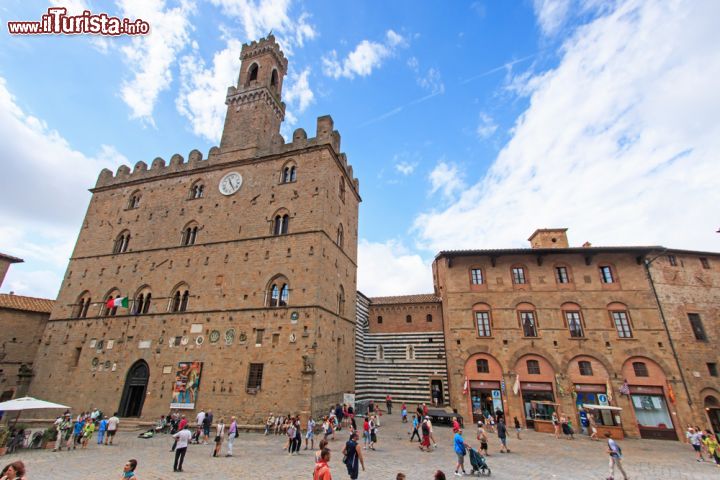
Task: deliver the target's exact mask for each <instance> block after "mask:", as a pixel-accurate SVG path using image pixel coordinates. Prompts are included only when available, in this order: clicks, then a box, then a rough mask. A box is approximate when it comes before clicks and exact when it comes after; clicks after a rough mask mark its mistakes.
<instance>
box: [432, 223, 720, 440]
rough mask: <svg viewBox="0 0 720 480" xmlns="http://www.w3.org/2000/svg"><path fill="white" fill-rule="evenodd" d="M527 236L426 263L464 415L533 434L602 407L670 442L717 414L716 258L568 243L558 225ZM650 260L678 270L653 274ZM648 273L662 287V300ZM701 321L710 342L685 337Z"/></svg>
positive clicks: (612, 424)
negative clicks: (521, 244) (559, 418)
mask: <svg viewBox="0 0 720 480" xmlns="http://www.w3.org/2000/svg"><path fill="white" fill-rule="evenodd" d="M529 240H530V242H531V246H532V248H529V249H523V248H514V249H496V250H465V251H443V252H440V253H439V254H438V255H437V257H436V259H435V261H434V262H433V277H434V284H435V289H436V294H437V295H438V296H439V297H440V298H441V299H442V311H443V323H444V332H445V342H446V346H447V362H448V376H449V384H450V401H451V403H452V404H453V406H455V407H456V408H458V410H459V411H460V413H462V414H463V415H464V416H465V417H466V418H473V419H474V420H477V418H478V417H479V416H480V415H481V414H483V413H489V412H494V411H496V410H500V411H503V412H504V413H505V415H506V416H508V417H509V418H512V417H514V416H517V417H518V418H519V419H520V420H521V421H522V422H523V423H525V424H527V425H528V426H531V427H532V426H534V424H535V423H538V424H539V425H545V424H546V422H547V420H548V419H549V418H550V415H551V414H552V412H553V411H557V412H560V413H561V414H564V415H567V416H568V417H569V418H571V419H573V421H574V423H575V425H577V424H578V418H579V417H578V415H579V412H580V409H581V408H582V407H583V405H596V406H597V409H595V410H593V412H595V413H596V414H597V418H598V420H599V422H600V423H601V424H604V425H605V426H606V427H608V428H609V429H615V430H616V431H617V430H619V429H622V430H623V431H624V433H625V434H626V435H628V436H642V437H646V438H667V439H676V438H682V432H683V430H684V427H685V425H686V424H687V423H689V422H693V423H702V424H707V423H708V422H707V421H706V420H705V419H704V418H702V417H703V408H704V406H705V405H707V406H708V410H707V412H708V414H709V415H710V416H713V415H714V418H715V419H717V409H716V407H717V406H718V403H717V400H718V398H720V397H718V381H717V378H715V376H714V375H716V374H717V371H716V370H713V369H714V368H715V366H714V365H715V364H714V362H716V361H717V360H716V359H717V345H718V343H717V342H718V340H717V338H716V336H715V335H714V333H715V332H716V331H717V321H718V303H719V302H718V295H717V276H716V275H717V273H714V274H713V273H711V271H712V268H711V266H712V265H711V260H710V257H711V256H712V258H713V259H717V256H718V255H717V254H702V253H698V252H682V255H681V251H673V250H667V249H665V248H663V247H656V246H648V247H592V246H589V245H586V246H584V247H579V248H571V247H569V246H568V242H567V237H566V229H543V230H537V231H536V232H535V233H534V234H533V236H531V237H530V239H529ZM658 252H667V255H669V256H668V258H671V257H672V258H674V259H673V262H674V265H672V267H668V268H674V269H676V271H675V272H671V273H670V274H667V273H664V272H663V271H664V270H667V268H665V267H663V268H662V269H661V268H660V267H658V265H659V264H658V262H657V261H653V260H655V259H657V257H658V256H659V255H660V254H659V253H658ZM692 257H695V258H692ZM698 257H700V258H703V259H704V260H700V258H698ZM678 258H679V259H678ZM678 262H682V263H683V265H687V266H682V267H681V266H680V263H678ZM706 266H707V268H706ZM683 269H685V270H684V271H683ZM700 270H702V271H700ZM649 273H651V274H652V278H656V277H657V279H660V278H662V279H665V281H664V283H663V284H662V285H656V287H657V290H658V295H659V299H660V300H659V301H658V297H656V296H655V290H654V288H653V284H654V283H657V280H656V281H655V282H650V278H651V277H650V275H649ZM713 275H715V276H713ZM668 278H672V279H673V282H674V283H671V282H669V281H668V280H667V279H668ZM713 282H714V283H713ZM698 284H700V285H701V287H700V288H698ZM712 285H716V286H715V287H713V286H712ZM663 311H666V312H667V313H666V314H665V316H664V315H663V314H662V313H661V312H663ZM698 315H699V316H701V317H702V318H703V319H705V322H706V323H707V327H714V329H713V328H710V330H711V331H712V334H707V331H708V330H703V331H702V332H701V331H700V329H699V327H695V331H694V332H695V333H693V329H691V325H692V326H694V325H696V324H697V321H696V320H695V318H696V317H694V316H698ZM666 321H667V324H666ZM707 327H706V328H707ZM686 385H687V388H686ZM688 392H689V395H688ZM716 424H717V422H715V425H716Z"/></svg>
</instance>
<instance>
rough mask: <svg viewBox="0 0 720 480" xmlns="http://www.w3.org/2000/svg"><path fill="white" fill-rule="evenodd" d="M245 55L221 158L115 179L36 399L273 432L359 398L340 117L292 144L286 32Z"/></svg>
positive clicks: (78, 258)
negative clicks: (179, 412) (198, 416)
mask: <svg viewBox="0 0 720 480" xmlns="http://www.w3.org/2000/svg"><path fill="white" fill-rule="evenodd" d="M240 58H241V65H240V74H239V77H238V83H237V85H236V86H232V87H230V88H229V89H228V94H227V99H226V104H227V107H228V110H227V117H226V120H225V125H224V129H223V134H222V140H221V142H220V146H219V147H213V148H211V149H210V151H209V153H208V155H207V157H204V156H203V154H202V153H200V152H199V151H197V150H193V151H192V152H190V154H189V155H188V158H187V159H185V158H183V156H181V155H179V154H175V155H173V156H172V157H171V158H170V161H169V162H166V161H165V160H164V159H162V158H155V159H154V160H153V161H151V162H149V165H148V163H146V162H143V161H139V162H137V163H136V164H135V165H134V167H132V168H130V167H128V166H122V167H120V168H119V169H118V170H117V172H115V173H113V172H111V171H109V170H103V171H102V172H100V175H99V178H98V180H97V184H96V185H95V187H94V188H93V189H92V190H91V191H92V199H91V201H90V205H89V206H88V209H87V213H86V215H85V219H84V221H83V223H82V225H81V226H80V232H79V235H78V239H77V243H76V245H75V249H74V251H73V254H72V257H71V259H70V262H69V264H68V268H67V272H66V275H65V277H64V279H63V282H62V286H61V289H60V293H59V294H58V301H57V302H56V305H55V307H54V308H53V311H52V314H51V318H50V321H49V322H48V327H47V328H46V330H45V333H44V335H43V338H42V343H43V349H42V353H41V354H40V355H39V357H38V359H37V364H36V377H35V380H34V382H33V384H32V386H31V392H30V394H31V395H34V396H37V397H40V398H53V399H58V400H59V401H62V403H65V404H68V405H71V406H72V407H73V410H78V411H80V410H87V409H88V408H90V407H99V408H101V409H102V410H103V411H105V412H110V413H112V412H114V411H118V412H119V414H120V415H121V416H124V417H140V418H143V419H151V418H155V417H157V416H159V415H161V414H165V413H167V412H168V410H170V409H171V407H172V408H181V409H183V410H186V412H185V413H192V412H193V411H199V409H200V408H204V409H206V410H207V409H213V410H214V412H215V414H216V416H217V415H221V416H222V415H224V416H226V417H227V416H229V415H235V416H238V417H239V419H240V420H241V421H242V422H258V421H260V420H261V419H262V418H263V417H264V416H265V415H267V413H268V412H270V411H274V412H279V411H282V412H284V413H287V412H292V413H301V414H305V415H307V414H310V413H315V414H317V413H319V412H321V411H323V412H324V411H326V410H327V408H328V406H329V405H330V404H331V403H333V404H334V403H336V402H339V401H341V400H342V394H343V393H345V392H352V391H353V372H354V324H355V309H354V301H355V295H356V269H357V234H358V232H357V229H358V205H359V202H360V195H359V183H358V181H357V179H355V178H354V176H353V169H352V167H351V166H350V165H349V164H348V162H347V158H346V156H345V154H343V153H342V152H341V150H340V135H339V133H338V132H337V131H336V130H334V126H333V120H332V118H330V117H329V116H323V117H320V118H318V120H317V126H316V133H315V136H314V137H312V138H308V136H307V134H306V133H305V131H304V130H303V129H297V130H296V131H295V132H294V134H293V138H292V139H291V141H290V142H285V140H284V139H283V137H282V136H280V133H279V131H280V124H281V122H282V120H283V117H284V113H285V106H284V104H283V103H282V100H281V98H282V82H283V78H284V76H285V73H286V71H287V59H286V58H285V56H284V55H283V53H282V51H281V50H280V47H279V46H278V44H277V43H276V41H275V39H274V37H273V36H272V35H270V36H268V37H267V38H263V39H261V40H259V41H257V42H252V43H251V44H248V45H244V46H243V48H242V52H241V57H240ZM124 298H127V302H125V301H124ZM109 302H113V303H109Z"/></svg>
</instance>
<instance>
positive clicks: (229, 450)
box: [225, 417, 239, 457]
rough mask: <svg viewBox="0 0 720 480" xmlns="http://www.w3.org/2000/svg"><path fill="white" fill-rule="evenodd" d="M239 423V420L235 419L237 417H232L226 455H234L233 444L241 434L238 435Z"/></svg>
mask: <svg viewBox="0 0 720 480" xmlns="http://www.w3.org/2000/svg"><path fill="white" fill-rule="evenodd" d="M238 433H239V432H238V424H237V420H235V417H230V428H229V429H228V444H227V453H226V454H225V456H226V457H232V456H233V452H232V451H233V444H234V443H235V439H236V438H237V437H238V436H239V435H238Z"/></svg>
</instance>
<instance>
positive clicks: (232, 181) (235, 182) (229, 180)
mask: <svg viewBox="0 0 720 480" xmlns="http://www.w3.org/2000/svg"><path fill="white" fill-rule="evenodd" d="M242 182H243V178H242V175H240V174H239V173H238V172H230V173H228V174H226V175H225V176H224V177H222V178H221V179H220V185H218V188H219V189H220V193H222V194H223V195H232V194H233V193H235V192H237V191H238V190H240V187H241V186H242Z"/></svg>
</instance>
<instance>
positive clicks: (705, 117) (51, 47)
mask: <svg viewBox="0 0 720 480" xmlns="http://www.w3.org/2000/svg"><path fill="white" fill-rule="evenodd" d="M51 5H57V6H65V7H67V8H69V9H70V10H71V11H82V9H83V8H88V9H90V10H91V11H92V12H94V13H101V12H106V13H109V14H113V15H117V16H121V17H130V18H138V17H139V18H142V19H144V20H146V21H148V22H149V23H150V25H151V34H150V35H148V36H146V37H136V38H127V37H95V36H89V35H80V36H55V35H53V36H37V37H32V36H26V37H19V36H11V35H9V34H8V32H7V29H6V27H5V25H6V22H7V21H14V20H35V19H39V17H40V15H42V13H44V11H45V10H46V9H47V8H48V7H49V6H51ZM716 18H720V4H718V3H717V2H714V1H712V0H709V1H686V2H683V1H670V2H643V1H639V0H635V1H633V0H628V1H625V2H606V1H602V2H601V1H598V0H534V1H531V0H524V1H517V2H509V1H508V2H497V1H489V0H485V1H482V0H479V1H475V2H451V3H448V2H411V1H407V2H403V1H395V2H383V3H380V2H330V1H316V2H298V1H292V0H266V1H260V0H180V1H174V0H166V1H159V0H116V1H114V2H110V1H106V2H100V1H97V0H95V1H92V0H70V1H62V0H52V1H51V2H50V3H48V2H42V1H27V0H10V1H9V2H3V5H2V6H0V20H2V25H3V32H2V34H0V145H2V146H3V156H4V160H3V167H4V168H3V171H4V174H3V175H2V179H1V180H0V187H1V189H0V251H2V252H3V253H8V254H11V255H15V256H20V257H22V258H24V259H25V261H26V262H25V263H24V264H20V265H15V266H13V267H12V269H11V272H10V274H9V275H8V277H7V279H6V281H5V283H4V284H3V286H2V290H3V291H10V290H12V291H15V292H16V293H19V294H27V295H37V296H46V297H54V296H55V295H56V293H57V290H58V288H59V285H60V279H61V278H62V274H63V272H64V270H65V266H66V263H67V259H68V257H69V255H70V253H71V250H72V247H73V244H74V241H75V238H76V235H77V231H78V229H79V226H80V223H81V221H82V218H83V215H84V213H85V209H86V206H87V203H88V201H89V193H88V192H87V188H90V187H92V186H93V185H94V183H95V179H96V177H97V174H98V172H99V171H100V170H101V169H102V168H103V167H110V168H112V169H113V170H114V169H116V168H117V166H118V165H120V164H122V163H128V164H134V163H135V162H137V161H139V160H145V161H146V162H148V163H149V161H151V160H152V159H153V158H155V157H156V156H161V157H163V158H165V159H166V160H167V159H169V158H170V156H171V155H172V154H174V153H180V154H182V155H183V156H185V157H187V154H188V152H190V150H192V149H194V148H198V149H199V150H201V151H203V152H207V151H208V150H209V148H210V147H212V146H213V145H216V144H217V143H218V140H219V136H220V133H221V126H222V120H223V118H224V113H225V105H224V94H225V91H226V89H227V86H229V85H232V84H234V83H235V82H236V79H237V74H238V69H239V66H240V63H239V60H238V55H239V52H240V46H241V45H242V43H244V42H246V41H248V40H252V39H254V38H258V37H260V36H264V35H265V34H267V33H268V32H269V31H270V30H272V31H273V32H274V34H275V35H276V37H277V38H278V39H279V41H280V42H281V44H282V46H283V49H284V50H285V52H286V55H287V56H288V57H289V61H290V71H289V74H288V77H287V78H286V81H285V84H284V93H283V96H284V100H285V102H286V103H287V111H288V114H287V116H286V120H285V124H284V125H283V130H282V131H283V133H284V134H285V135H286V136H287V135H289V134H290V133H291V132H292V130H293V129H295V128H298V127H303V128H305V129H306V130H307V131H308V133H310V134H312V133H313V132H314V128H315V118H316V117H317V116H320V115H325V114H330V115H332V116H333V118H334V120H335V127H336V128H337V129H338V130H339V131H340V133H341V135H342V147H343V150H344V151H345V152H346V153H347V154H348V159H349V161H350V162H351V163H352V165H353V167H354V171H355V174H356V176H357V177H358V178H359V179H360V183H361V195H362V197H363V203H362V205H361V210H360V248H359V257H360V258H359V271H358V283H359V288H360V289H361V290H363V291H364V292H365V293H367V294H369V295H382V294H387V295H390V294H402V293H419V292H427V291H431V289H432V284H431V276H430V270H429V265H430V262H431V261H432V258H433V256H434V255H435V254H436V253H437V251H439V250H441V249H453V248H489V247H508V246H525V245H527V242H526V239H527V237H528V236H529V234H530V233H532V231H533V230H534V229H535V228H539V227H559V226H560V227H568V228H569V229H570V230H569V232H568V233H569V237H570V242H571V244H572V245H580V244H582V243H583V242H585V241H591V242H592V243H593V244H595V245H627V244H665V245H667V246H672V247H676V248H689V249H703V250H712V251H720V235H719V234H716V233H715V230H717V228H718V226H720V218H719V217H720V215H719V214H718V213H719V209H718V208H717V205H720V193H718V192H720V190H718V189H717V188H716V184H717V178H719V177H720V175H719V174H720V162H718V160H717V153H716V152H718V151H720V148H719V147H720V122H719V121H718V112H720V93H718V89H717V80H716V79H717V78H720V49H718V48H717V46H718V45H720V33H718V30H717V28H715V25H714V20H713V19H716Z"/></svg>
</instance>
